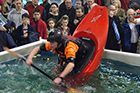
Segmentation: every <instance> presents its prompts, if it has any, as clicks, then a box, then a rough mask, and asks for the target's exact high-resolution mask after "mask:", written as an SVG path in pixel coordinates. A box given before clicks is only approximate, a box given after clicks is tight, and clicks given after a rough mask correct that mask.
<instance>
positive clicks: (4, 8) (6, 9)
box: [1, 0, 11, 18]
mask: <svg viewBox="0 0 140 93" xmlns="http://www.w3.org/2000/svg"><path fill="white" fill-rule="evenodd" d="M7 1H8V0H4V2H3V4H2V12H1V13H2V14H3V16H4V17H5V18H7V16H8V13H9V12H10V10H11V9H10V7H9V5H8V3H7Z"/></svg>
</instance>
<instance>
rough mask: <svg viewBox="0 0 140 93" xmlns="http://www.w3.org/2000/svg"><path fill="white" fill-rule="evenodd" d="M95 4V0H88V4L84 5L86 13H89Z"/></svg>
mask: <svg viewBox="0 0 140 93" xmlns="http://www.w3.org/2000/svg"><path fill="white" fill-rule="evenodd" d="M95 5H97V4H96V3H95V0H86V4H85V5H84V10H85V14H87V13H88V12H89V11H90V10H91V9H92V8H93V7H94V6H95Z"/></svg>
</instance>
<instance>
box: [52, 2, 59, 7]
mask: <svg viewBox="0 0 140 93" xmlns="http://www.w3.org/2000/svg"><path fill="white" fill-rule="evenodd" d="M52 5H56V6H57V7H59V6H58V4H57V3H51V6H52Z"/></svg>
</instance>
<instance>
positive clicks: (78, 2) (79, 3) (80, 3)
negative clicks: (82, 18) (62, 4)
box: [75, 0, 83, 8]
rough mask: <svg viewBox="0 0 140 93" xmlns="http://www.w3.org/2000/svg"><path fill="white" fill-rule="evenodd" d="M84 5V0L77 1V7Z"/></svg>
mask: <svg viewBox="0 0 140 93" xmlns="http://www.w3.org/2000/svg"><path fill="white" fill-rule="evenodd" d="M82 6H83V3H82V1H81V0H76V2H75V8H77V7H82Z"/></svg>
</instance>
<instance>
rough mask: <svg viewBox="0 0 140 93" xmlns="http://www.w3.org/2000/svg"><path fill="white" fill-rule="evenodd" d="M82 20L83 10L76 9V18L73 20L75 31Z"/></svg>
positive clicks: (80, 8)
mask: <svg viewBox="0 0 140 93" xmlns="http://www.w3.org/2000/svg"><path fill="white" fill-rule="evenodd" d="M83 18H84V8H83V7H82V6H81V7H77V8H76V17H75V19H74V26H75V29H76V28H77V26H78V25H79V23H80V22H81V20H82V19H83Z"/></svg>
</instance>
